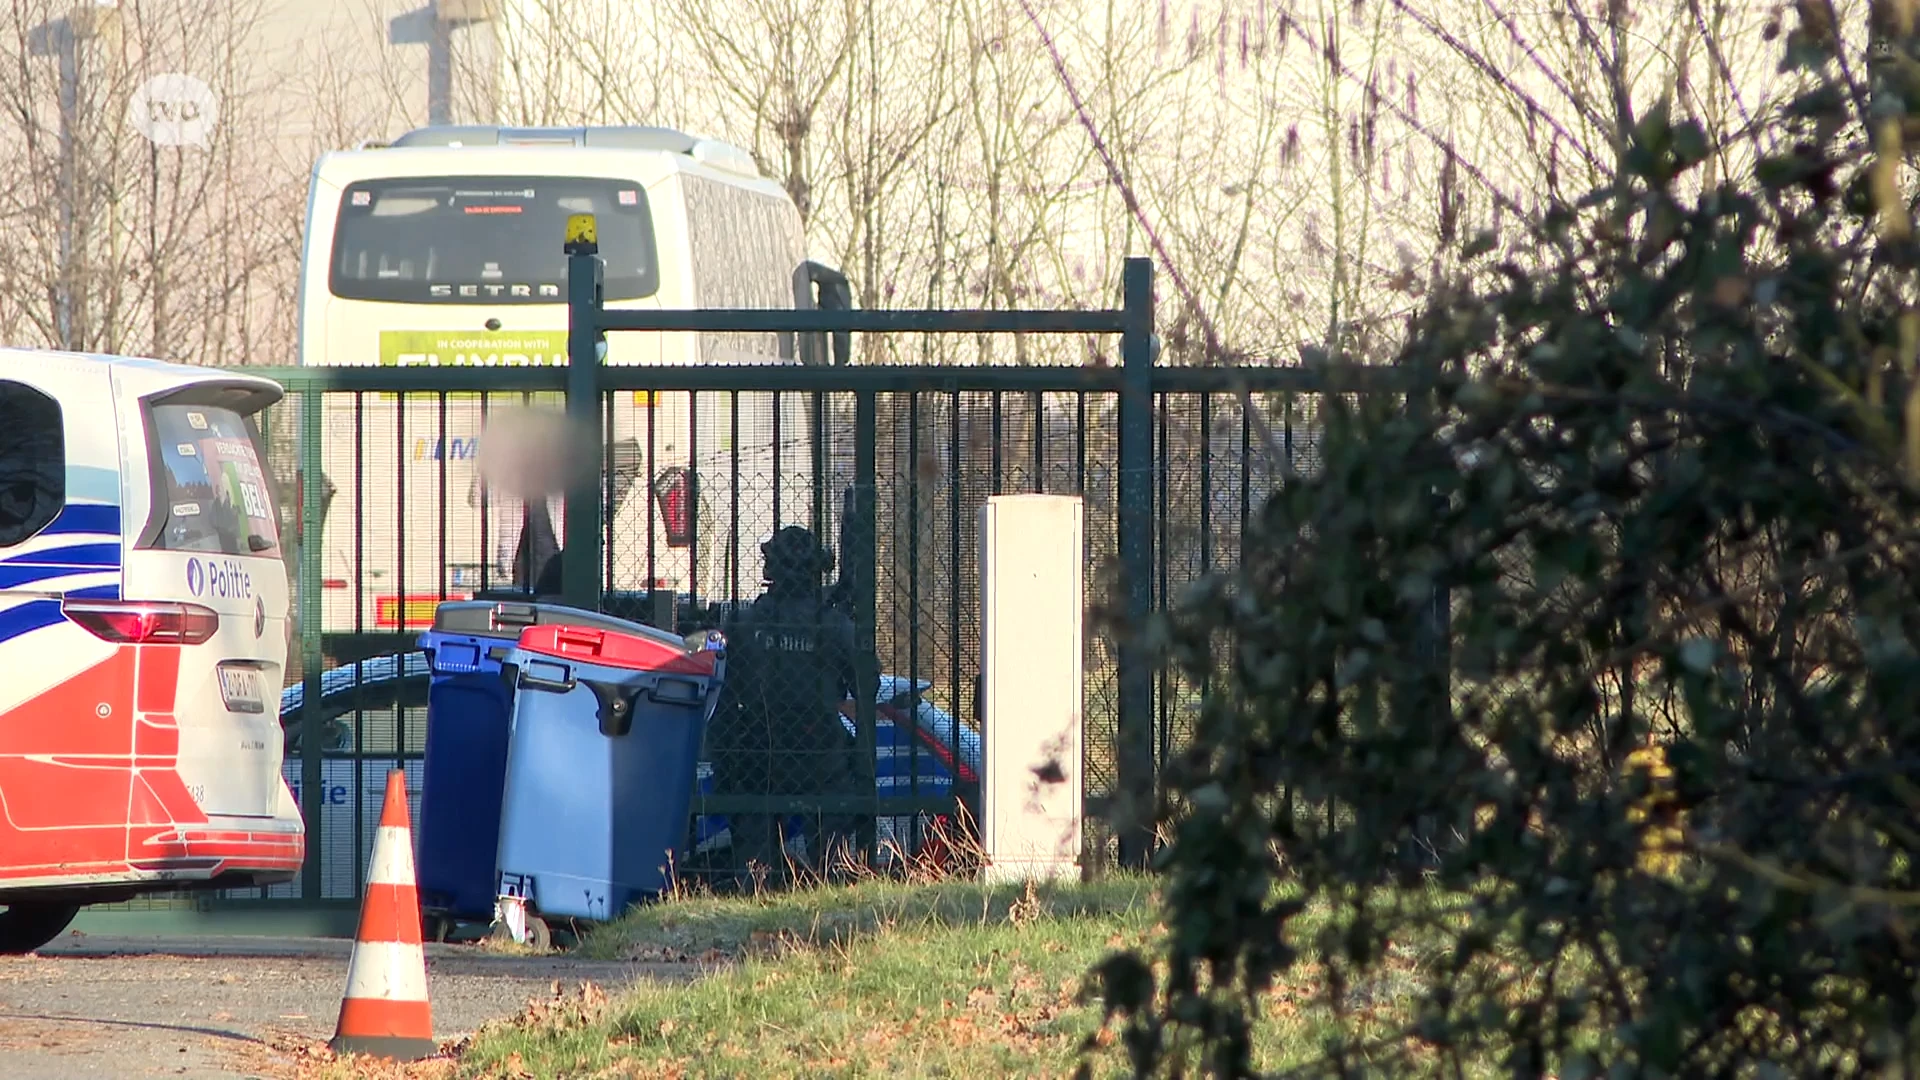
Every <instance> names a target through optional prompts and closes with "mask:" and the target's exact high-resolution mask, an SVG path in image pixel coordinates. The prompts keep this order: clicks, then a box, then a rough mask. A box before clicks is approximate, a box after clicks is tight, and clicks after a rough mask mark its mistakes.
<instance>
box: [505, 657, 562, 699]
mask: <svg viewBox="0 0 1920 1080" xmlns="http://www.w3.org/2000/svg"><path fill="white" fill-rule="evenodd" d="M536 667H538V668H546V669H548V670H552V671H558V672H559V673H560V677H559V678H557V679H549V678H545V677H543V676H540V675H535V674H533V669H534V668H536ZM516 684H517V686H518V687H519V689H522V690H552V691H554V692H556V693H561V694H565V693H568V692H570V691H571V690H572V689H573V688H574V686H575V685H577V684H576V683H575V681H574V678H573V669H572V668H570V667H568V666H567V665H565V664H543V663H541V662H539V661H538V660H535V661H533V662H532V663H529V664H526V665H523V666H522V667H521V668H520V677H519V678H518V679H517V680H516Z"/></svg>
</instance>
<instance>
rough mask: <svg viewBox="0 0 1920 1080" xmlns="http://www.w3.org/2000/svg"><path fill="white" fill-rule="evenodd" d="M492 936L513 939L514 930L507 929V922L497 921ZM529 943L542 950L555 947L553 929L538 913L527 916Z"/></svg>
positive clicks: (498, 938) (500, 939) (500, 938)
mask: <svg viewBox="0 0 1920 1080" xmlns="http://www.w3.org/2000/svg"><path fill="white" fill-rule="evenodd" d="M490 936H491V937H492V938H493V940H495V941H512V940H513V931H511V930H509V929H507V924H506V923H504V922H497V923H494V924H493V930H492V932H491V935H490ZM527 944H528V945H530V946H532V947H533V948H535V949H537V950H539V951H541V952H546V951H547V950H549V949H551V948H553V929H552V928H551V927H549V926H548V925H547V920H545V919H543V918H541V917H540V916H538V915H529V916H527Z"/></svg>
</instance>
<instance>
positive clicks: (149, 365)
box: [0, 348, 306, 952]
mask: <svg viewBox="0 0 1920 1080" xmlns="http://www.w3.org/2000/svg"><path fill="white" fill-rule="evenodd" d="M281 396H282V391H281V388H280V387H279V385H278V384H276V383H273V382H271V381H269V380H266V379H261V378H256V377H253V376H248V375H242V374H239V373H236V372H232V371H223V370H216V369H208V368H194V367H185V366H181V365H175V364H166V363H161V362H159V361H154V360H144V359H130V358H123V357H111V356H101V355H91V354H80V353H65V352H48V351H39V350H27V349H4V348H0V658H4V659H3V660H0V663H4V665H5V670H6V672H7V678H6V679H5V680H0V952H22V951H27V950H31V949H34V948H37V947H39V946H40V945H42V944H44V943H46V942H47V941H49V940H51V939H52V938H53V937H54V936H56V935H58V934H59V933H60V932H61V931H62V930H63V929H64V928H65V927H66V925H67V924H68V923H69V922H70V921H71V920H72V918H73V916H74V914H75V913H77V912H78V910H79V908H80V907H81V906H82V905H84V904H89V903H101V902H110V901H116V900H122V899H126V898H128V897H130V896H134V895H138V894H140V893H143V892H152V891H172V890H177V889H183V888H187V889H192V888H229V887H245V886H258V885H270V884H274V883H277V882H281V881H286V880H289V879H290V878H292V877H293V875H294V874H295V873H296V872H297V871H298V869H299V868H300V865H301V862H302V859H303V857H304V855H305V845H306V839H305V830H304V827H303V824H302V821H301V818H300V812H299V808H298V805H297V804H296V803H295V802H294V799H293V797H292V794H291V792H289V790H288V789H287V784H286V782H285V780H284V779H283V778H282V776H281V756H282V753H283V746H282V740H281V737H280V732H279V730H278V729H279V716H278V713H279V709H278V704H279V691H280V687H281V684H282V682H283V675H282V671H283V667H284V665H285V663H286V659H287V648H288V638H289V634H288V625H289V624H288V598H289V593H290V589H289V583H288V580H287V571H286V565H285V563H284V562H283V561H282V559H283V556H282V553H281V550H280V536H279V528H278V521H277V520H276V516H275V510H274V507H275V505H276V503H275V500H274V497H273V491H272V488H271V483H272V482H271V480H270V479H269V476H268V472H267V469H266V468H265V467H264V460H263V459H264V446H263V444H262V442H261V440H260V435H259V428H258V424H257V416H258V414H259V413H260V412H261V410H263V409H265V408H267V407H268V406H271V405H273V404H274V403H275V402H277V401H279V400H280V398H281Z"/></svg>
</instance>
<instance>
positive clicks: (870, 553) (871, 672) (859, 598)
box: [840, 390, 880, 855]
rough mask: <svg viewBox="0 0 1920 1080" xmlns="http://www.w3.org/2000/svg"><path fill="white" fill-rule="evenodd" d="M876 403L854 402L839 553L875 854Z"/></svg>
mask: <svg viewBox="0 0 1920 1080" xmlns="http://www.w3.org/2000/svg"><path fill="white" fill-rule="evenodd" d="M876 412H877V408H876V405H875V402H874V391H872V390H862V391H860V393H859V394H858V395H857V397H856V400H855V403H854V414H853V416H854V419H853V430H854V435H853V438H854V447H853V507H852V510H853V513H852V514H851V515H849V516H850V517H851V518H852V520H851V521H850V522H848V525H849V528H848V529H847V537H848V543H847V544H846V545H845V546H846V547H848V548H850V549H851V550H849V551H845V552H842V553H841V556H840V557H841V558H843V559H846V560H847V570H848V571H850V572H851V574H850V576H851V577H852V580H853V658H854V659H853V663H854V669H853V674H854V700H853V717H854V721H853V724H854V734H855V739H856V741H857V742H858V744H859V747H860V770H859V780H860V783H861V787H860V795H861V797H862V798H864V799H869V800H872V803H871V805H872V807H873V810H872V812H870V813H865V814H861V815H860V818H859V820H860V830H859V835H858V837H857V840H856V842H857V843H858V845H859V847H860V850H861V851H865V852H869V853H871V854H874V855H877V854H878V852H876V851H874V844H875V838H876V836H877V832H876V830H877V829H878V826H879V820H878V817H877V815H878V813H879V810H880V804H879V789H878V788H877V787H875V785H874V780H873V773H874V770H875V768H876V767H877V749H878V748H877V734H878V732H877V730H876V728H877V725H878V724H879V707H878V704H877V702H876V701H875V697H876V696H877V695H878V693H879V688H880V671H879V668H880V658H879V656H878V655H876V653H875V640H874V639H875V636H876V634H875V610H874V609H875V607H876V603H875V596H874V594H875V592H876V585H877V582H876V580H875V578H876V577H877V574H878V567H877V565H876V564H877V562H878V557H877V553H876V536H875V533H876V526H877V524H878V522H877V520H876V516H875V512H874V511H875V505H876V503H877V501H878V500H877V499H876V498H875V494H876V490H875V489H876V487H877V484H876V481H875V471H876V470H875V465H874V457H875V446H874V444H875V443H876V442H877V441H878V439H879V435H878V417H877V415H876Z"/></svg>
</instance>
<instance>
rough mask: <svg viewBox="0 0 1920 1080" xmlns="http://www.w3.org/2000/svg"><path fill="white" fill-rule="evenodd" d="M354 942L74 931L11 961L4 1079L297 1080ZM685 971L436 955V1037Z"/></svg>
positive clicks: (1, 985)
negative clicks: (558, 998)
mask: <svg viewBox="0 0 1920 1080" xmlns="http://www.w3.org/2000/svg"><path fill="white" fill-rule="evenodd" d="M351 948H352V942H350V941H343V940H332V939H292V940H290V939H284V938H243V937H203V938H128V937H91V936H84V935H74V936H69V937H66V938H63V939H61V940H60V941H59V942H57V943H55V944H53V945H49V946H48V947H47V948H46V949H44V950H42V951H41V952H40V953H38V954H36V955H33V956H24V957H0V1061H4V1062H5V1064H4V1066H0V1072H4V1074H5V1076H6V1077H7V1080H74V1078H78V1077H88V1076H103V1077H127V1078H132V1077H146V1076H169V1077H191V1078H194V1080H199V1078H202V1077H207V1078H212V1077H236V1076H242V1077H270V1078H275V1080H280V1078H285V1077H291V1076H293V1075H294V1068H293V1062H294V1060H295V1059H296V1057H297V1055H298V1054H299V1053H300V1051H301V1050H302V1049H303V1048H308V1047H312V1046H314V1045H315V1044H318V1043H324V1042H325V1041H326V1040H327V1039H328V1038H330V1037H332V1035H333V1028H334V1022H335V1021H336V1020H337V1019H338V1018H339V1012H340V994H341V992H342V990H344V989H345V987H346V979H347V961H348V958H349V956H350V951H349V950H350V949H351ZM692 975H693V972H692V971H691V969H689V968H685V967H669V966H660V965H645V964H628V963H596V962H588V961H575V960H570V959H568V958H567V957H565V956H546V957H526V956H511V955H503V954H500V953H493V952H486V951H483V950H481V949H480V948H479V947H477V946H471V945H429V946H427V981H428V996H429V997H430V998H431V1000H432V1002H433V1026H434V1032H433V1033H434V1037H435V1038H437V1039H440V1040H441V1041H442V1042H446V1041H449V1040H452V1039H456V1038H459V1037H461V1036H463V1035H466V1034H468V1033H471V1032H472V1031H473V1030H474V1029H475V1028H477V1027H478V1026H479V1025H480V1024H481V1023H483V1022H485V1021H487V1020H489V1019H493V1018H496V1017H505V1016H511V1015H513V1014H514V1013H516V1012H518V1011H519V1010H520V1009H521V1008H522V1007H523V1006H524V1005H525V1004H526V1003H527V1001H528V1000H529V999H533V998H545V997H547V996H549V995H550V994H551V992H552V985H553V982H554V980H556V979H558V980H561V982H562V984H563V986H565V987H567V988H568V989H572V988H573V986H574V984H576V983H578V982H579V981H581V980H587V981H591V982H594V983H597V984H599V985H600V986H602V987H604V988H606V989H608V990H613V989H615V988H617V987H619V986H621V985H624V984H627V983H631V982H633V981H634V980H636V979H642V978H659V979H674V980H684V979H687V978H691V977H692Z"/></svg>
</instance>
